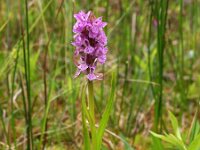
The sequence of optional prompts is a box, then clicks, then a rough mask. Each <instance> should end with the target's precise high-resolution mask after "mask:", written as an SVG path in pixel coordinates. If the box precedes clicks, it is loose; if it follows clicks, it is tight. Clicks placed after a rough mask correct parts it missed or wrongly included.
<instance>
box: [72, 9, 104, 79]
mask: <svg viewBox="0 0 200 150" xmlns="http://www.w3.org/2000/svg"><path fill="white" fill-rule="evenodd" d="M74 18H75V19H76V23H75V25H74V27H73V32H74V33H75V35H74V41H73V42H72V45H73V46H75V47H76V50H75V52H74V57H75V58H79V61H78V62H75V64H76V66H77V72H76V73H75V77H77V76H79V75H80V74H81V73H84V74H86V75H87V78H88V79H89V80H90V81H92V80H101V79H102V74H97V73H95V69H96V66H97V63H98V62H99V63H100V64H104V63H105V61H106V53H107V47H106V45H107V37H106V35H105V32H104V31H103V28H104V27H105V26H106V25H107V23H106V22H103V21H102V17H99V18H96V17H95V16H94V15H93V14H92V13H91V11H89V12H88V13H85V12H83V11H80V12H79V13H77V14H75V15H74Z"/></svg>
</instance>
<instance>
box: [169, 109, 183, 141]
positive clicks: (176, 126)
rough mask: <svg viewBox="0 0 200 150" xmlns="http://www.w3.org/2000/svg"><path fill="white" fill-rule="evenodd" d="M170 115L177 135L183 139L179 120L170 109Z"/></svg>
mask: <svg viewBox="0 0 200 150" xmlns="http://www.w3.org/2000/svg"><path fill="white" fill-rule="evenodd" d="M169 117H170V120H171V123H172V127H173V130H174V133H175V135H176V136H177V137H178V138H179V139H180V140H182V138H181V133H180V131H179V127H178V121H177V119H176V117H175V116H174V114H173V113H171V112H170V111H169Z"/></svg>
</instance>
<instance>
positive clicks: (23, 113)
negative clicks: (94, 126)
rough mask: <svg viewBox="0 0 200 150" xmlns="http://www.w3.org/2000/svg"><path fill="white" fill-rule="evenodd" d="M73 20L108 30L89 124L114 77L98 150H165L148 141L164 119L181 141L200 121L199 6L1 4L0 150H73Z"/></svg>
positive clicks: (166, 0) (155, 0)
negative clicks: (89, 20)
mask: <svg viewBox="0 0 200 150" xmlns="http://www.w3.org/2000/svg"><path fill="white" fill-rule="evenodd" d="M80 10H83V11H85V12H87V11H89V10H91V11H93V12H94V14H95V16H103V20H104V21H105V22H107V23H108V25H107V27H106V28H105V32H106V35H107V37H108V54H107V62H106V63H105V65H104V66H101V65H98V66H97V72H102V73H104V80H102V81H95V82H94V93H95V94H94V95H95V116H96V118H97V119H96V120H97V122H98V120H100V118H101V116H102V113H103V112H104V110H105V106H106V104H107V101H108V99H109V95H110V92H111V90H112V88H113V87H112V86H111V79H112V74H115V76H114V78H115V79H116V84H115V85H114V86H115V98H114V105H113V108H112V111H111V115H110V119H109V122H108V125H107V128H106V131H105V133H104V138H103V147H102V149H103V150H161V149H155V145H156V142H158V143H159V144H162V146H164V147H167V148H166V149H170V148H169V146H168V145H167V143H165V142H160V141H156V140H155V139H154V138H152V135H151V134H150V133H149V131H154V132H156V133H165V132H166V133H168V132H170V131H172V125H171V124H170V120H169V114H168V112H169V111H171V112H172V113H173V114H174V115H175V116H176V117H177V119H178V123H179V126H180V130H181V133H182V134H183V137H184V139H187V133H188V132H189V131H190V130H191V123H192V122H193V121H194V120H196V121H198V120H199V119H200V112H199V108H200V67H199V66H200V1H199V0H1V1H0V149H2V150H4V149H8V150H9V149H13V150H14V149H16V150H23V149H34V150H39V149H47V150H66V149H67V150H79V149H81V148H82V144H83V134H82V118H81V99H82V96H81V92H82V90H83V86H84V85H85V84H86V83H87V80H86V77H85V76H84V75H81V76H80V77H78V78H76V79H74V78H73V75H74V73H75V72H76V66H75V65H74V62H73V53H74V50H75V48H74V47H73V46H72V45H71V42H72V40H73V33H72V28H73V24H74V23H75V19H74V18H73V14H74V13H77V12H79V11H80ZM85 92H86V91H85ZM27 134H28V136H27ZM27 143H32V145H29V144H27ZM171 150H175V149H173V148H171Z"/></svg>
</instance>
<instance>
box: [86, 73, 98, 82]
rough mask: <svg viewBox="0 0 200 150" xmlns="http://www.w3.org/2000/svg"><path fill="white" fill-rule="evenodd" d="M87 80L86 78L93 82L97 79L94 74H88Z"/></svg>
mask: <svg viewBox="0 0 200 150" xmlns="http://www.w3.org/2000/svg"><path fill="white" fill-rule="evenodd" d="M87 78H88V79H89V80H90V81H92V80H95V79H96V78H97V77H96V76H95V74H94V73H90V74H88V75H87Z"/></svg>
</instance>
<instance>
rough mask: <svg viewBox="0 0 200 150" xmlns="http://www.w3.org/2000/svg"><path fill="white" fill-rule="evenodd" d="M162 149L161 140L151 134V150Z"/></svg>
mask: <svg viewBox="0 0 200 150" xmlns="http://www.w3.org/2000/svg"><path fill="white" fill-rule="evenodd" d="M155 149H156V150H164V148H163V145H162V143H161V140H160V139H159V138H156V137H155V136H152V150H155Z"/></svg>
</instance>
